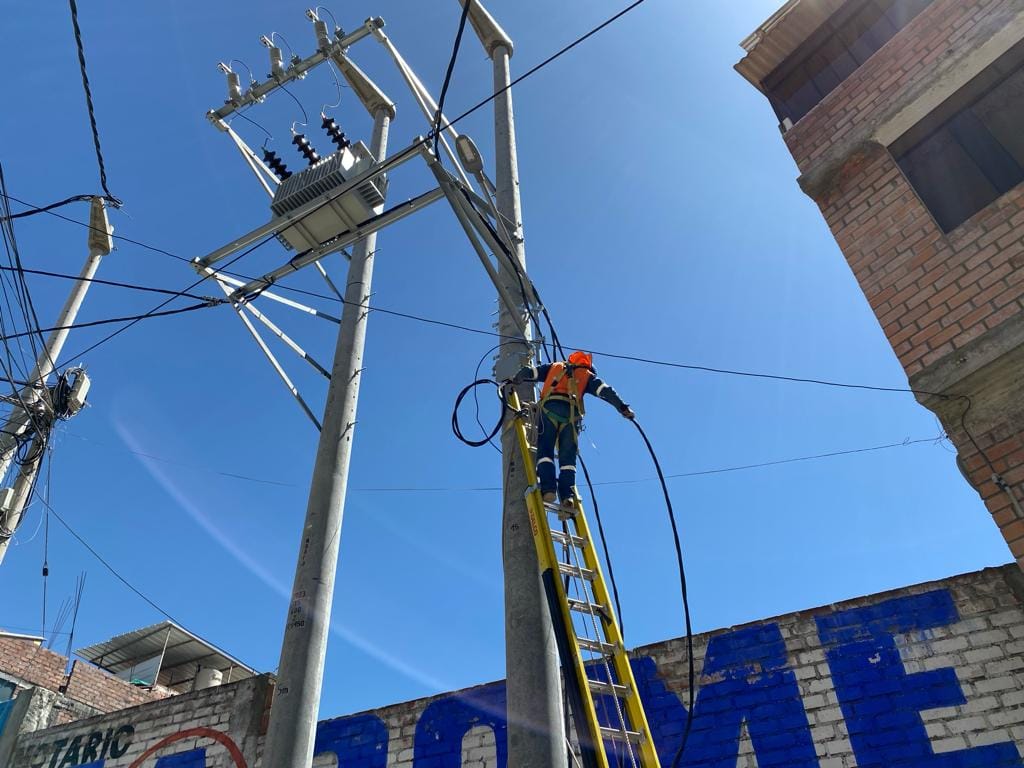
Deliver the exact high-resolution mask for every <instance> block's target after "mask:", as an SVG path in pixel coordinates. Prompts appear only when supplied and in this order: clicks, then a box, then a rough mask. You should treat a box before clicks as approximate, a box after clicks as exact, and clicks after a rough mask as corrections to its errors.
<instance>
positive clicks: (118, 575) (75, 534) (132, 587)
mask: <svg viewBox="0 0 1024 768" xmlns="http://www.w3.org/2000/svg"><path fill="white" fill-rule="evenodd" d="M40 501H41V502H42V503H43V505H44V506H45V507H46V508H47V509H48V510H49V511H50V513H51V514H53V516H54V517H55V518H57V522H59V523H60V524H61V525H62V526H64V529H65V530H66V531H67V532H68V533H70V534H71V535H72V536H73V537H74V538H75V539H76V540H77V541H78V543H79V544H81V545H82V546H83V547H85V548H86V549H87V550H88V551H89V553H90V554H91V555H92V556H93V557H95V558H96V559H97V560H98V561H99V562H100V564H101V565H102V566H103V567H104V568H106V569H107V570H108V571H109V572H110V573H111V575H113V576H114V578H116V579H117V580H118V581H120V582H121V583H122V584H124V585H125V586H126V587H128V589H130V590H131V591H132V592H134V593H135V594H136V595H137V596H138V597H140V598H141V599H142V600H143V602H145V603H146V604H147V605H149V606H150V607H151V608H153V610H155V611H156V612H157V613H159V614H160V615H161V616H163V617H164V618H166V619H169V620H170V621H173V622H174V623H175V624H177V625H178V626H179V627H182V628H185V627H186V626H187V625H186V624H185V623H184V622H182V621H179V620H178V619H176V618H174V616H172V615H171V614H169V613H168V612H167V611H165V610H164V609H163V608H161V607H160V606H159V605H157V604H156V603H155V602H154V601H153V600H151V599H150V598H149V597H147V596H146V595H145V594H144V593H143V592H142V591H141V590H139V589H138V588H137V587H136V586H135V585H134V584H132V583H131V582H130V581H128V579H126V578H125V577H124V576H122V575H121V573H120V572H118V570H117V569H116V568H114V566H112V565H111V564H110V562H109V561H108V560H106V559H105V558H104V557H103V556H102V555H101V554H100V553H99V552H97V551H96V550H95V549H93V548H92V546H91V545H90V544H89V542H87V541H86V540H85V539H84V538H83V537H82V536H81V535H80V534H79V533H78V532H77V531H75V529H74V528H72V527H71V526H70V525H69V524H68V522H67V520H65V519H64V518H63V517H61V515H60V513H59V512H57V510H56V509H54V508H53V507H52V506H50V504H49V502H48V501H47V500H45V499H42V498H40ZM187 631H189V632H190V634H193V635H195V636H196V637H198V638H199V639H200V640H203V638H202V636H201V635H199V634H198V633H196V632H192V631H191V630H187ZM61 634H63V633H61ZM203 642H207V644H208V645H213V644H212V643H208V641H206V640H203ZM249 667H250V669H256V667H253V666H252V665H249Z"/></svg>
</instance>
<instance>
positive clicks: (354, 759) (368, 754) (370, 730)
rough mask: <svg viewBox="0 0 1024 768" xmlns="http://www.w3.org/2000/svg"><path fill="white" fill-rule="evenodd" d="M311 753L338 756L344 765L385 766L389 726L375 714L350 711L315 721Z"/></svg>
mask: <svg viewBox="0 0 1024 768" xmlns="http://www.w3.org/2000/svg"><path fill="white" fill-rule="evenodd" d="M313 753H314V754H316V755H322V754H325V753H331V754H334V755H335V756H337V758H338V765H339V766H342V767H343V768H384V766H386V765H387V764H388V729H387V726H386V725H384V722H383V721H382V720H381V719H380V718H379V717H377V716H376V715H352V716H351V717H339V718H337V719H335V720H323V721H321V722H319V723H317V727H316V742H315V743H314V745H313Z"/></svg>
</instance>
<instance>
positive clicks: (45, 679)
mask: <svg viewBox="0 0 1024 768" xmlns="http://www.w3.org/2000/svg"><path fill="white" fill-rule="evenodd" d="M67 662H68V660H67V659H66V658H64V657H63V656H61V655H60V654H58V653H54V652H53V651H49V650H47V649H46V648H43V647H41V646H39V645H36V644H35V643H32V642H29V641H27V640H17V639H15V638H10V637H0V672H3V673H6V674H8V675H10V676H11V677H16V678H18V679H19V680H21V681H23V682H25V683H28V684H29V685H38V686H39V687H40V688H46V689H47V690H50V691H56V690H57V689H58V688H59V687H60V686H61V685H63V683H64V669H65V666H66V665H67Z"/></svg>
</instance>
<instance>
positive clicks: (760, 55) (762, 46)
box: [736, 0, 846, 90]
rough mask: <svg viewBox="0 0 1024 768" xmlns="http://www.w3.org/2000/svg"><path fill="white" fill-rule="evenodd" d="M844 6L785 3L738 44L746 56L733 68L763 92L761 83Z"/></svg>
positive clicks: (841, 1) (838, 0)
mask: <svg viewBox="0 0 1024 768" xmlns="http://www.w3.org/2000/svg"><path fill="white" fill-rule="evenodd" d="M845 3H846V0H789V2H787V3H786V4H785V5H784V6H782V8H780V9H779V10H778V11H776V12H775V13H774V14H773V15H772V17H771V18H770V19H768V20H767V21H766V22H765V23H764V24H762V25H761V26H760V27H758V28H757V30H756V31H755V32H754V33H753V34H751V35H750V36H749V37H747V39H745V40H744V41H743V42H742V43H740V45H741V46H742V47H743V49H744V50H745V51H746V52H747V55H746V56H744V57H743V59H742V60H741V61H740V62H739V63H738V64H737V65H736V71H737V72H739V73H740V74H741V75H743V76H744V77H745V78H746V79H747V80H749V81H750V82H751V83H753V84H754V86H755V87H756V88H757V89H758V90H763V89H762V88H761V81H762V80H764V79H765V77H767V76H768V74H769V73H771V72H772V71H773V70H774V69H775V68H776V67H778V66H779V64H781V63H782V62H783V61H785V60H786V57H787V56H789V55H790V54H791V53H792V52H793V51H795V50H796V49H797V47H798V46H799V45H800V44H801V43H802V42H804V41H805V40H806V39H807V38H809V37H810V36H811V35H812V34H814V32H815V30H817V29H818V27H820V26H821V25H822V24H824V23H825V22H826V21H827V20H828V19H829V17H830V16H832V14H834V13H835V12H836V11H838V10H839V9H840V8H842V7H843V5H845Z"/></svg>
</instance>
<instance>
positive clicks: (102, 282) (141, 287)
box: [0, 266, 210, 301]
mask: <svg viewBox="0 0 1024 768" xmlns="http://www.w3.org/2000/svg"><path fill="white" fill-rule="evenodd" d="M13 271H21V272H24V273H25V274H27V275H41V276H43V277H58V278H61V279H62V280H77V281H80V282H86V283H96V284H97V285H110V286H113V287H115V288H130V289H131V290H133V291H143V292H147V293H163V294H169V295H174V296H183V297H186V298H190V299H197V300H199V301H206V300H207V299H209V298H210V297H209V296H201V295H199V294H198V293H184V292H178V291H175V290H172V289H170V288H154V287H152V286H148V285H139V284H137V283H123V282H119V281H117V280H103V279H101V278H98V277H82V276H81V275H69V274H67V273H65V272H49V271H47V270H44V269H22V270H17V268H15V267H4V266H0V272H13Z"/></svg>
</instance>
